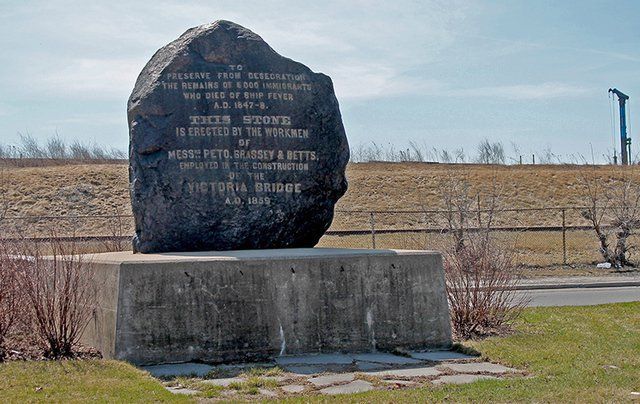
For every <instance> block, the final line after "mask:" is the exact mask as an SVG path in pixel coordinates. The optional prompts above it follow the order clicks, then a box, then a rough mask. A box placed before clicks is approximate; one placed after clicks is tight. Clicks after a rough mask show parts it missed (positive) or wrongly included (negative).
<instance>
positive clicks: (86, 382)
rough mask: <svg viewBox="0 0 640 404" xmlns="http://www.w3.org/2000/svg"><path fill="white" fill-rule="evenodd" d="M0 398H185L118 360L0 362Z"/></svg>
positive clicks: (14, 400)
mask: <svg viewBox="0 0 640 404" xmlns="http://www.w3.org/2000/svg"><path fill="white" fill-rule="evenodd" d="M0 398H1V401H2V402H8V403H24V402H65V403H70V402H72V403H73V402H75V403H80V402H82V403H85V402H96V401H97V402H127V403H135V402H139V403H142V402H144V403H148V402H158V401H163V402H186V401H188V400H189V399H188V398H187V397H184V396H178V395H174V394H172V393H170V392H169V391H167V390H166V389H165V388H164V387H163V386H162V384H160V382H158V381H157V380H156V379H154V378H152V377H151V376H149V375H148V374H147V373H146V372H143V371H141V370H138V369H136V368H135V367H133V366H131V365H129V364H127V363H124V362H117V361H109V360H86V361H84V360H77V361H47V362H10V363H3V364H0Z"/></svg>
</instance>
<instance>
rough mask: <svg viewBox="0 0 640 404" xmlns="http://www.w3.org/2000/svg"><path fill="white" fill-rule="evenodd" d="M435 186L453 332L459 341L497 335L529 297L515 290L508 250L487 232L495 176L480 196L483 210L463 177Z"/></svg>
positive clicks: (495, 203)
mask: <svg viewBox="0 0 640 404" xmlns="http://www.w3.org/2000/svg"><path fill="white" fill-rule="evenodd" d="M440 188H441V193H442V195H443V198H444V201H443V202H444V206H445V209H444V213H443V214H444V220H445V221H446V223H447V226H448V233H449V234H450V236H451V237H450V245H449V246H448V247H447V248H446V249H445V251H444V269H445V278H446V289H447V297H448V300H449V310H450V313H451V323H452V327H453V330H454V333H455V334H456V336H457V337H458V338H463V339H467V338H473V337H482V336H486V335H492V334H499V333H502V332H504V331H506V330H508V329H509V328H510V326H511V323H512V322H513V321H514V320H515V319H516V318H517V317H518V315H519V314H520V312H521V311H522V308H523V307H525V306H526V304H527V302H528V298H527V296H526V295H522V294H518V293H517V292H516V290H515V286H516V285H517V283H518V281H519V280H520V274H519V272H518V270H517V267H516V265H515V262H514V259H513V253H512V251H513V249H512V246H511V247H510V246H505V245H499V244H498V243H497V242H496V240H495V239H494V238H493V237H492V234H491V227H492V225H493V221H494V218H495V215H496V214H497V212H498V211H499V197H500V192H499V190H498V188H497V186H496V181H495V178H494V181H493V182H492V185H491V187H490V188H489V189H488V190H487V191H486V194H485V195H483V200H485V201H488V202H487V205H486V206H484V207H481V206H480V205H479V201H480V198H479V195H480V194H479V193H478V192H477V191H476V192H473V191H472V189H471V187H470V184H469V183H468V181H466V180H465V179H464V177H453V176H451V177H450V178H447V179H446V180H445V181H443V182H442V183H441V186H440Z"/></svg>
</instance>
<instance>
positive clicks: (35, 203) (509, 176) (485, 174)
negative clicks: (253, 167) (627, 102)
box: [0, 163, 640, 266]
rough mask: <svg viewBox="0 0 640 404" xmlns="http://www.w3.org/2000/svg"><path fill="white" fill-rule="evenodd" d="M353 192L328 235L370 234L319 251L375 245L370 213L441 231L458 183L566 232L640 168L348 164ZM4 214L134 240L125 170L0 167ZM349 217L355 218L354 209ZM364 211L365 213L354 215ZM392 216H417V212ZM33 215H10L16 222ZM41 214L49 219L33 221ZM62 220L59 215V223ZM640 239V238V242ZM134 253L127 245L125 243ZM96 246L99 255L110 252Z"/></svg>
mask: <svg viewBox="0 0 640 404" xmlns="http://www.w3.org/2000/svg"><path fill="white" fill-rule="evenodd" d="M347 176H348V180H349V190H348V192H347V194H346V195H345V196H344V197H343V198H342V199H341V200H340V201H339V203H338V205H337V209H338V212H337V213H336V218H335V220H334V222H333V225H332V227H331V229H330V230H354V229H355V230H362V232H363V233H362V234H360V235H349V236H343V235H325V237H323V239H322V240H321V242H320V245H321V246H332V247H365V248H368V247H371V246H372V245H373V240H372V238H373V237H372V235H371V234H370V233H369V230H370V228H371V219H372V217H371V215H370V213H369V211H377V213H375V215H374V218H373V219H374V221H375V227H376V229H377V230H378V231H379V230H380V229H413V230H416V229H422V228H425V227H427V228H441V227H443V226H444V222H443V220H444V216H443V215H441V214H437V213H424V211H426V210H438V209H442V208H443V195H444V194H446V193H447V192H448V189H449V188H450V186H451V185H450V184H451V183H452V180H454V179H456V178H458V179H460V178H462V179H465V181H466V182H467V183H468V184H469V187H470V188H471V191H472V192H476V191H478V192H479V193H480V203H481V206H486V203H487V202H486V201H488V200H489V195H490V194H491V193H492V191H491V190H492V189H497V190H499V194H500V202H501V207H502V208H506V209H531V208H538V210H526V211H519V212H510V211H508V212H500V213H499V216H498V217H497V218H496V220H495V224H496V225H497V226H507V227H511V226H556V227H557V226H560V225H561V224H562V215H561V213H562V212H561V211H560V210H557V209H552V208H553V207H560V206H570V207H571V206H583V205H585V203H586V202H587V201H586V200H585V198H584V183H583V182H584V178H585V177H588V178H594V177H596V178H599V179H600V180H599V182H601V183H603V184H606V183H608V182H610V181H612V180H614V179H620V178H631V179H633V180H634V181H640V167H638V166H631V167H624V168H622V167H612V166H589V167H585V166H573V165H562V166H561V165H549V166H543V165H538V166H531V165H523V166H488V165H472V164H424V163H356V164H350V165H349V166H348V168H347ZM3 205H4V206H5V207H6V208H5V209H3V210H2V211H0V213H2V212H3V211H5V217H6V218H9V219H5V220H2V221H0V233H3V234H11V233H12V232H19V233H21V234H26V235H29V236H47V235H49V233H48V232H49V229H51V228H53V229H54V230H55V231H56V233H57V235H125V236H128V235H131V234H132V233H133V223H132V220H131V219H130V218H124V219H114V218H111V217H101V216H103V215H130V213H131V210H130V209H131V208H130V202H129V193H128V178H127V165H126V164H123V163H120V164H84V165H83V164H73V165H51V166H40V167H0V207H2V206H3ZM346 211H350V212H346ZM352 211H362V212H352ZM384 211H418V212H411V213H399V212H393V213H389V212H384ZM565 213H566V217H565V220H566V224H567V225H585V224H587V223H586V221H585V219H584V218H583V217H582V216H581V212H580V210H578V209H569V210H567V211H566V212H565ZM25 216H26V217H27V218H18V219H10V218H16V217H25ZM33 216H43V217H42V218H39V219H33V218H32V217H33ZM58 216H60V217H62V218H59V219H56V218H54V217H58ZM496 237H498V238H499V239H500V240H502V241H503V242H505V243H507V244H508V245H515V248H516V250H517V253H518V258H517V259H518V260H519V262H521V263H523V264H527V265H542V266H548V265H557V264H561V263H562V262H563V261H564V253H563V248H562V246H563V237H562V233H561V232H559V231H544V232H540V231H537V232H530V231H527V232H496ZM375 239H376V246H377V247H378V248H409V249H413V248H429V249H441V248H442V246H443V245H444V244H443V243H446V242H447V240H446V238H445V237H443V235H442V234H438V233H428V234H427V233H424V232H420V231H413V232H404V233H388V234H383V233H379V234H377V235H376V236H375ZM564 240H565V241H564V245H566V257H567V262H568V263H590V262H594V261H597V260H598V259H599V257H598V246H597V239H596V238H595V237H594V235H593V232H591V231H588V230H575V231H572V232H568V233H567V234H566V239H564ZM639 242H640V241H639ZM123 246H124V247H122V248H126V247H128V243H126V242H125V243H124V244H123ZM112 248H113V247H112V246H106V245H97V246H96V245H94V246H93V247H91V250H92V251H104V250H109V249H112Z"/></svg>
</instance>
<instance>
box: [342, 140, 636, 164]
mask: <svg viewBox="0 0 640 404" xmlns="http://www.w3.org/2000/svg"><path fill="white" fill-rule="evenodd" d="M612 156H613V151H611V153H610V155H607V154H603V155H602V156H598V157H595V156H591V157H590V158H585V157H584V156H582V155H576V154H571V155H558V154H555V153H553V152H552V151H551V148H550V147H546V148H544V149H542V150H540V151H538V152H535V153H530V152H524V151H522V150H521V149H520V147H519V146H518V145H517V144H515V143H512V144H511V151H510V153H509V154H507V152H506V150H505V147H504V145H503V144H502V142H500V141H496V142H492V141H490V140H488V139H484V140H482V141H481V142H480V143H479V144H478V145H477V146H476V147H475V148H471V150H465V149H464V148H462V147H461V148H458V149H455V150H447V149H439V148H437V147H434V146H431V145H429V144H427V143H426V142H425V143H424V144H418V143H416V142H412V141H410V142H409V147H407V148H398V147H397V146H394V145H393V144H391V143H388V144H386V145H381V144H378V143H375V142H368V143H363V144H359V145H356V146H352V147H351V162H354V163H366V162H373V161H389V162H426V163H428V162H431V163H476V164H591V163H605V164H613V158H612ZM639 157H640V156H639V155H636V156H635V158H634V159H633V161H634V162H637V161H638V158H639Z"/></svg>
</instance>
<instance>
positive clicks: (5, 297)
mask: <svg viewBox="0 0 640 404" xmlns="http://www.w3.org/2000/svg"><path fill="white" fill-rule="evenodd" d="M7 247H8V246H7V244H6V243H0V362H2V360H3V358H4V356H5V339H6V337H7V334H8V333H9V332H10V331H11V329H12V327H13V325H14V324H15V322H16V320H17V318H18V307H19V298H20V294H19V291H18V286H17V279H16V272H15V269H16V268H15V263H14V262H13V260H12V258H11V254H10V250H9V249H8V248H7Z"/></svg>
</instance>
